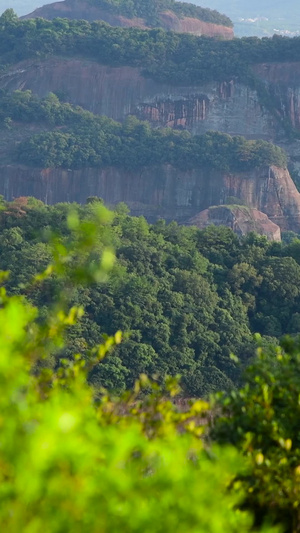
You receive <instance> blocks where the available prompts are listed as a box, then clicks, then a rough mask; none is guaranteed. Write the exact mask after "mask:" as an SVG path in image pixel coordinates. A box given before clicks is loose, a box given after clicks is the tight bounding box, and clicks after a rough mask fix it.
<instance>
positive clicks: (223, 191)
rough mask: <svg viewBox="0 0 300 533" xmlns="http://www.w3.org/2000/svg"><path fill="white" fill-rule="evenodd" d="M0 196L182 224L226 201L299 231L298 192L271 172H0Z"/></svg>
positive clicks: (282, 173)
mask: <svg viewBox="0 0 300 533" xmlns="http://www.w3.org/2000/svg"><path fill="white" fill-rule="evenodd" d="M0 176H1V179H0V194H3V195H4V196H5V198H6V199H7V200H12V199H13V198H17V197H19V196H35V197H36V198H39V199H41V200H43V201H44V202H46V203H49V204H52V203H56V202H73V201H76V202H79V203H84V202H85V200H86V198H87V197H89V196H100V197H102V198H103V199H104V200H105V202H106V203H108V204H116V203H118V202H126V203H127V204H128V205H129V207H130V209H131V212H132V214H134V215H144V216H145V217H146V218H148V220H149V221H151V222H153V221H154V220H156V219H157V218H165V219H167V220H168V221H170V220H177V221H178V222H182V223H184V222H186V221H187V220H188V219H190V218H191V217H193V216H195V215H196V214H197V213H199V211H202V210H204V209H207V208H208V207H210V206H212V205H222V204H226V203H232V197H236V198H239V199H240V200H241V201H242V202H243V204H246V205H247V206H248V207H250V208H256V209H258V210H259V211H262V212H263V213H265V214H266V215H267V216H268V217H269V218H270V220H272V221H273V222H274V223H275V224H277V225H278V226H279V227H280V228H281V229H283V230H293V231H296V232H300V193H299V192H298V191H297V190H296V187H295V185H294V183H293V181H292V179H291V177H290V175H289V172H288V171H287V170H284V169H280V168H277V167H270V168H259V169H256V170H255V171H251V172H244V173H235V174H228V173H222V172H217V171H209V170H207V169H198V170H196V169H195V170H191V171H180V170H178V169H175V168H173V167H172V166H170V165H165V166H160V167H152V168H149V167H148V168H145V169H143V170H140V171H136V172H129V171H125V170H121V169H118V168H106V169H92V168H85V169H80V170H63V169H31V168H28V167H23V166H2V167H0Z"/></svg>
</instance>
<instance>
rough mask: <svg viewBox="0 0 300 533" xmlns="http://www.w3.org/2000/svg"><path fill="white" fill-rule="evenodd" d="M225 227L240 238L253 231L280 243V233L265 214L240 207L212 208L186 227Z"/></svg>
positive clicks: (189, 221)
mask: <svg viewBox="0 0 300 533" xmlns="http://www.w3.org/2000/svg"><path fill="white" fill-rule="evenodd" d="M212 224H213V225H215V226H227V227H229V228H231V229H232V230H233V231H234V232H235V233H236V234H237V235H239V236H240V237H241V236H243V235H247V233H250V232H251V231H255V232H256V233H258V234H259V235H265V236H266V237H267V238H268V240H270V241H281V231H280V227H279V226H277V224H274V222H272V221H271V220H270V219H269V218H268V217H267V215H266V214H265V213H262V212H261V211H258V210H257V209H251V208H249V207H246V206H241V205H222V206H212V207H209V208H208V209H205V210H204V211H201V212H200V213H198V214H197V215H196V216H194V217H192V218H191V219H189V220H188V222H187V225H190V226H197V227H198V228H200V229H205V228H206V227H207V226H210V225H212Z"/></svg>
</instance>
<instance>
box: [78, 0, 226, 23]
mask: <svg viewBox="0 0 300 533" xmlns="http://www.w3.org/2000/svg"><path fill="white" fill-rule="evenodd" d="M88 2H89V3H90V4H92V5H94V6H97V7H102V8H104V9H107V10H109V11H111V12H112V13H116V14H118V15H124V16H125V17H129V18H133V17H141V18H143V19H144V20H146V22H147V24H148V25H149V26H157V25H159V14H160V13H161V12H163V11H166V10H171V11H173V13H176V15H178V16H179V17H193V18H198V19H200V20H203V21H204V22H212V23H213V24H222V25H223V26H230V27H231V26H232V22H231V20H230V19H229V18H228V17H226V16H225V15H221V14H220V13H218V11H212V10H210V9H204V8H202V7H200V6H196V5H195V4H189V3H185V2H177V1H175V0H151V1H150V0H88Z"/></svg>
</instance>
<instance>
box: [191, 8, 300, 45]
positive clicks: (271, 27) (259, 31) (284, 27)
mask: <svg viewBox="0 0 300 533" xmlns="http://www.w3.org/2000/svg"><path fill="white" fill-rule="evenodd" d="M193 1H194V3H195V4H197V5H201V6H204V7H209V8H210V9H217V10H218V11H220V12H221V13H226V15H228V16H229V17H230V18H231V19H232V20H233V22H234V29H235V34H236V35H237V36H242V35H257V36H259V37H262V36H270V35H273V34H274V33H281V34H284V35H291V36H293V35H299V34H300V8H299V1H298V0H286V1H285V2H283V1H282V0H263V1H262V0H252V1H251V2H249V1H248V0H229V1H228V0H193Z"/></svg>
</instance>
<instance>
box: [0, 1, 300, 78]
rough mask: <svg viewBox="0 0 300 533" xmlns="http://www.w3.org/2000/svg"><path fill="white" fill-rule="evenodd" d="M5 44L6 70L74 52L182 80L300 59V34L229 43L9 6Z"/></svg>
mask: <svg viewBox="0 0 300 533" xmlns="http://www.w3.org/2000/svg"><path fill="white" fill-rule="evenodd" d="M0 45H1V48H0V61H1V64H2V68H5V66H8V65H9V64H13V63H15V62H17V61H21V60H23V59H27V58H35V57H47V56H51V55H63V56H65V55H66V54H67V55H69V54H70V55H72V56H73V57H74V56H78V55H79V56H80V57H87V58H91V59H94V60H96V61H99V62H101V63H104V64H109V65H112V66H117V65H132V66H140V67H141V68H142V69H143V70H144V71H145V73H147V75H149V76H151V77H154V78H156V79H159V80H166V79H167V80H169V81H170V82H172V83H177V84H180V83H183V82H184V83H195V82H199V81H203V80H226V79H230V78H231V77H232V76H238V77H242V78H243V77H245V76H248V77H249V76H250V74H251V71H250V70H249V67H250V66H251V65H252V64H253V63H262V62H273V61H289V62H290V61H297V60H298V57H299V49H300V38H294V39H289V38H282V37H277V38H276V37H274V38H273V39H263V40H260V39H255V38H249V39H235V40H233V41H225V42H224V41H220V40H214V39H209V38H207V37H195V36H192V35H181V34H177V33H174V32H164V31H162V30H160V29H154V30H149V31H145V30H139V29H136V28H130V29H123V28H113V27H110V26H108V25H107V24H104V23H101V22H94V23H88V22H86V21H70V20H66V19H55V20H54V21H47V20H42V19H29V20H19V19H18V18H17V16H16V15H15V14H14V13H13V12H12V11H10V10H8V11H7V12H5V13H4V14H3V15H2V17H0Z"/></svg>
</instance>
